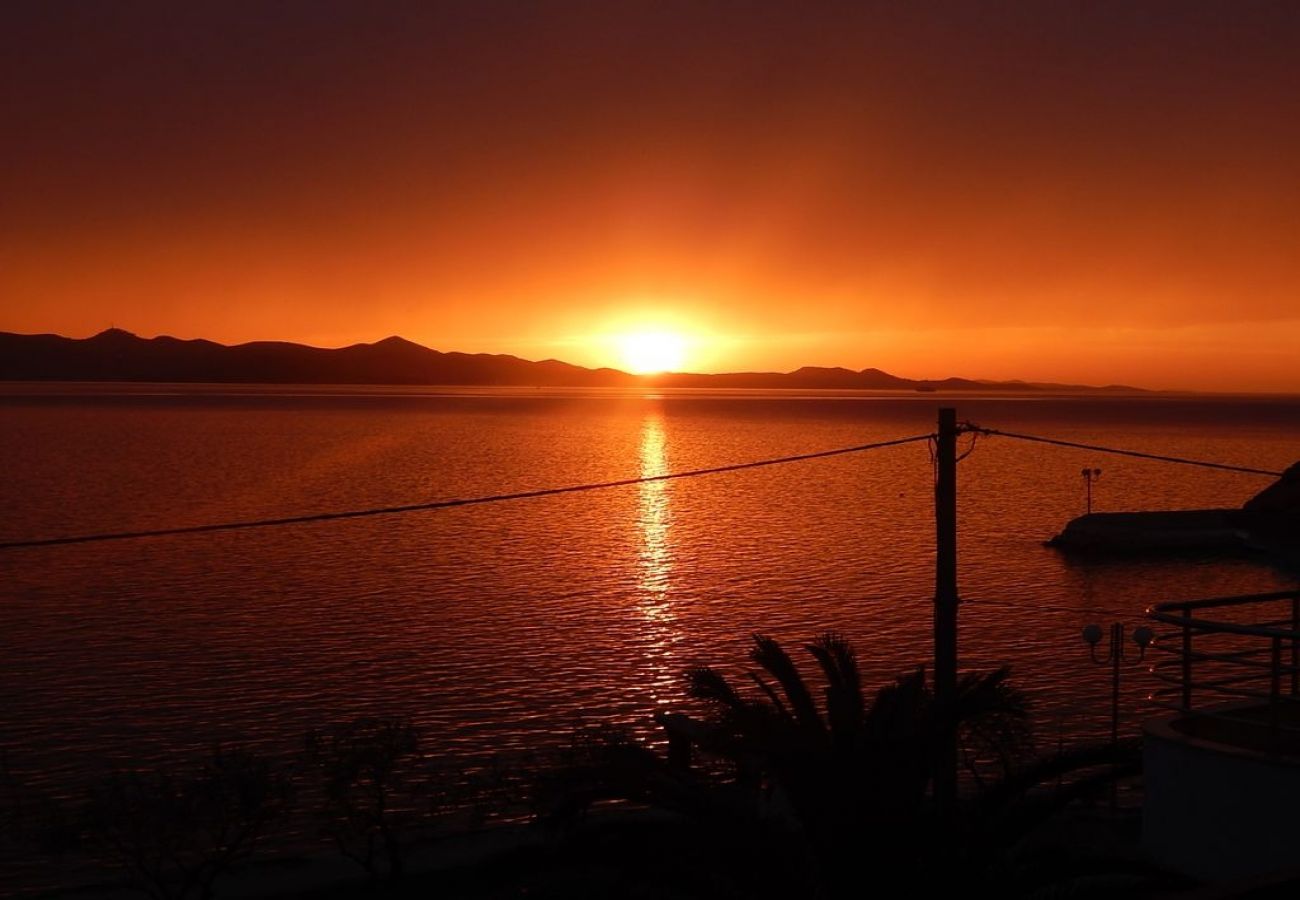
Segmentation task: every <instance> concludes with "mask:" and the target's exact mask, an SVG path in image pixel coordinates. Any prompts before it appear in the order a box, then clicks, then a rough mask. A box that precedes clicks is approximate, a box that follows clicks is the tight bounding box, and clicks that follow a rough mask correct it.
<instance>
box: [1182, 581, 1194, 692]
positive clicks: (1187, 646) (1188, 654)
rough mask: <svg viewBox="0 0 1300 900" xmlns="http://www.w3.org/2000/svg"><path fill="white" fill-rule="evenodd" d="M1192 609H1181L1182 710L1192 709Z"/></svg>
mask: <svg viewBox="0 0 1300 900" xmlns="http://www.w3.org/2000/svg"><path fill="white" fill-rule="evenodd" d="M1191 618H1192V611H1191V610H1190V609H1187V608H1185V607H1184V609H1183V712H1185V713H1189V712H1191V711H1192V626H1191V624H1190V619H1191Z"/></svg>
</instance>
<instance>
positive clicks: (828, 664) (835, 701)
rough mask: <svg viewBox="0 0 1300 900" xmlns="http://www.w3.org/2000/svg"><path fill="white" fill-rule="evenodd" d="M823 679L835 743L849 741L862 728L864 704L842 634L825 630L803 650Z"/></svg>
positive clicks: (854, 657)
mask: <svg viewBox="0 0 1300 900" xmlns="http://www.w3.org/2000/svg"><path fill="white" fill-rule="evenodd" d="M804 649H805V650H807V651H808V652H809V653H811V654H812V655H813V658H814V659H816V660H817V664H818V665H820V666H821V669H822V672H823V674H825V676H826V718H827V719H828V720H829V722H830V727H831V732H832V733H833V734H834V735H835V737H836V739H837V740H840V741H849V740H852V738H853V737H854V736H855V735H856V734H857V732H858V730H859V728H861V726H862V718H863V714H864V712H865V706H866V702H865V700H864V698H863V696H862V676H861V673H860V672H859V671H858V659H857V655H856V654H855V653H854V652H853V647H852V646H851V645H850V644H849V642H848V641H847V640H845V638H844V637H843V636H842V635H839V634H837V633H835V632H833V631H828V632H826V633H824V634H822V635H820V636H819V637H818V638H817V639H816V640H814V641H813V642H812V643H811V644H807V645H805V647H804Z"/></svg>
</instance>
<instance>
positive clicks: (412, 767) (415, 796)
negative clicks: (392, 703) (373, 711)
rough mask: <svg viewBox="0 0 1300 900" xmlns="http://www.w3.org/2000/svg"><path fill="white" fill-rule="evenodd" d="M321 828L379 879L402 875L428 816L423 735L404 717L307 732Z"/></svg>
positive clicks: (306, 755)
mask: <svg viewBox="0 0 1300 900" xmlns="http://www.w3.org/2000/svg"><path fill="white" fill-rule="evenodd" d="M305 742H306V748H305V753H304V760H305V762H306V764H307V767H308V769H309V770H310V771H314V772H315V773H316V775H317V781H318V783H317V787H318V788H319V790H320V794H319V797H318V798H317V804H318V810H317V811H318V813H319V814H320V817H321V819H322V823H323V824H322V832H323V834H324V835H325V836H327V837H328V838H329V839H330V840H331V841H332V842H333V844H334V846H335V847H336V848H337V849H338V851H339V852H340V853H341V854H343V855H344V856H345V857H347V858H348V859H351V860H353V861H354V862H356V863H357V864H358V865H360V866H361V867H362V869H364V870H365V872H366V874H367V875H369V876H370V877H372V878H379V877H384V876H389V877H398V876H400V875H401V874H402V873H403V871H404V869H405V865H406V860H405V847H404V843H405V842H408V841H409V840H410V838H411V832H413V831H414V830H415V828H416V827H417V826H418V825H419V824H420V823H421V822H422V821H424V820H426V819H427V811H426V810H425V809H424V808H423V802H422V801H423V799H424V795H425V794H427V792H428V788H429V785H428V783H427V779H426V778H425V777H424V773H423V771H422V770H421V767H420V765H419V764H420V763H421V762H422V760H421V758H420V755H419V749H420V736H419V732H418V731H416V729H415V726H414V725H412V724H411V723H410V722H409V721H407V720H405V719H379V718H361V719H356V720H354V721H352V722H349V723H346V724H343V725H337V726H335V727H333V728H331V729H328V730H326V731H314V732H311V733H309V734H308V735H307V736H306V741H305Z"/></svg>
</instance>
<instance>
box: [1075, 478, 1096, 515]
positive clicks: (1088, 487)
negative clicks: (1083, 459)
mask: <svg viewBox="0 0 1300 900" xmlns="http://www.w3.org/2000/svg"><path fill="white" fill-rule="evenodd" d="M1079 474H1081V475H1082V476H1083V484H1084V490H1085V491H1086V492H1087V496H1088V501H1087V502H1088V515H1092V483H1093V482H1094V481H1096V480H1097V479H1098V478H1100V477H1101V469H1093V468H1087V469H1084V470H1083V471H1082V472H1080V473H1079Z"/></svg>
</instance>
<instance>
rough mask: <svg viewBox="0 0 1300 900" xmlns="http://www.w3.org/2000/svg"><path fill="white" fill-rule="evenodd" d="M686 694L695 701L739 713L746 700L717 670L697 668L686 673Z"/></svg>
mask: <svg viewBox="0 0 1300 900" xmlns="http://www.w3.org/2000/svg"><path fill="white" fill-rule="evenodd" d="M686 694H687V696H689V697H691V698H692V699H695V700H702V701H704V702H705V703H713V704H716V705H717V706H721V707H723V708H725V709H729V710H732V711H739V710H741V709H743V708H744V707H745V700H744V698H743V697H741V696H740V694H738V693H736V689H735V688H733V687H732V686H731V682H729V681H727V679H726V676H724V675H723V674H722V673H721V672H719V671H718V670H717V669H714V668H711V667H709V666H697V667H696V668H693V669H688V670H687V671H686Z"/></svg>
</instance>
